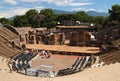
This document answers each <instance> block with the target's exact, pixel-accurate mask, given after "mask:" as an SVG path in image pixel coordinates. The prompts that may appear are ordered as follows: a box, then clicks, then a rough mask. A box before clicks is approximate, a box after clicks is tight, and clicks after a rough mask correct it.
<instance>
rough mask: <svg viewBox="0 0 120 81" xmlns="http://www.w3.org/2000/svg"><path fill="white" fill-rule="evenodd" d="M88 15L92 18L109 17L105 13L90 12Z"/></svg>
mask: <svg viewBox="0 0 120 81" xmlns="http://www.w3.org/2000/svg"><path fill="white" fill-rule="evenodd" d="M86 13H87V14H88V15H90V16H104V17H107V16H109V14H108V13H105V12H96V11H88V12H86Z"/></svg>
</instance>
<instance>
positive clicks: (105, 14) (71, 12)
mask: <svg viewBox="0 0 120 81" xmlns="http://www.w3.org/2000/svg"><path fill="white" fill-rule="evenodd" d="M53 12H54V13H55V14H73V13H76V11H63V10H53ZM86 14H88V15H90V16H104V17H107V16H109V14H108V13H105V12H96V11H88V12H86Z"/></svg>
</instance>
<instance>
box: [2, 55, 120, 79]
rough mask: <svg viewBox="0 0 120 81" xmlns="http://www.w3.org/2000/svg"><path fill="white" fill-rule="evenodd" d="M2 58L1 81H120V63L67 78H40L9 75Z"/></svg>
mask: <svg viewBox="0 0 120 81" xmlns="http://www.w3.org/2000/svg"><path fill="white" fill-rule="evenodd" d="M2 58H3V57H0V81H120V63H116V64H111V65H105V66H102V67H97V68H89V69H86V70H84V71H82V72H79V73H75V74H72V75H67V76H61V77H54V78H40V77H33V76H26V75H22V74H18V73H15V72H13V73H9V72H8V67H7V66H6V65H5V59H4V60H2Z"/></svg>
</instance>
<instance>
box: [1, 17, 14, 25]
mask: <svg viewBox="0 0 120 81" xmlns="http://www.w3.org/2000/svg"><path fill="white" fill-rule="evenodd" d="M0 23H1V24H3V25H6V24H7V25H10V24H12V21H11V20H9V19H7V18H0Z"/></svg>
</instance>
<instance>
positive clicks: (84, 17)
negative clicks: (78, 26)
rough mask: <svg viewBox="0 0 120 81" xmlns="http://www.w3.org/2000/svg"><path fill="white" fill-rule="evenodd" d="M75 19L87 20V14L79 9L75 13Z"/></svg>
mask: <svg viewBox="0 0 120 81" xmlns="http://www.w3.org/2000/svg"><path fill="white" fill-rule="evenodd" d="M75 17H76V18H75V19H76V20H78V21H81V22H88V17H89V16H88V15H87V14H86V13H85V12H84V11H79V12H77V13H76V14H75Z"/></svg>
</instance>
